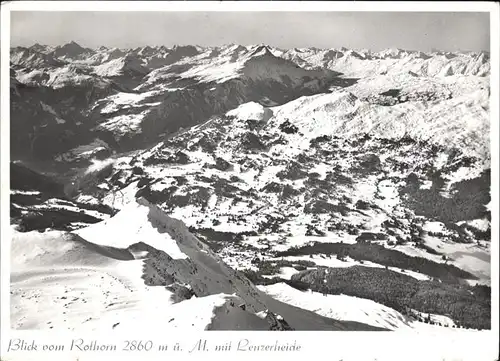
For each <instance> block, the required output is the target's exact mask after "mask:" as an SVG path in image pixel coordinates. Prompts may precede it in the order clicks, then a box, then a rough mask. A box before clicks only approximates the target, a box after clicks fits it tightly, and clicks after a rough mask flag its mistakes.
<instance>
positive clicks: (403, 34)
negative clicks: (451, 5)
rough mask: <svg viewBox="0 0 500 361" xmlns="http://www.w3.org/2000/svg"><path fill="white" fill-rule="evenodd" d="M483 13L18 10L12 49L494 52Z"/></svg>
mask: <svg viewBox="0 0 500 361" xmlns="http://www.w3.org/2000/svg"><path fill="white" fill-rule="evenodd" d="M489 28H490V24H489V13H479V12H474V13H472V12H456V13H452V12H432V13H430V12H245V11H240V12H122V11H119V12H103V11H86V12H69V11H65V12H54V11H51V12H49V11H13V12H12V13H11V45H12V46H31V45H33V44H34V43H40V44H45V45H62V44H64V43H68V42H70V41H76V42H77V43H79V44H80V45H82V46H85V47H90V48H96V47H99V46H101V45H104V46H107V47H119V48H135V47H139V46H145V45H150V46H155V45H164V46H167V47H169V46H173V45H188V44H189V45H201V46H217V45H223V44H232V43H234V44H241V45H250V44H261V43H264V44H267V45H271V46H275V47H279V48H285V49H289V48H294V47H313V46H314V47H318V48H338V47H342V46H344V47H347V48H352V49H365V48H366V49H371V50H373V51H379V50H383V49H387V48H394V47H397V48H402V49H407V50H421V51H430V50H432V49H439V50H444V51H456V50H464V51H466V50H470V51H480V50H489V48H490V46H489V42H490V36H489Z"/></svg>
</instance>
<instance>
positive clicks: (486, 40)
mask: <svg viewBox="0 0 500 361" xmlns="http://www.w3.org/2000/svg"><path fill="white" fill-rule="evenodd" d="M118 3H119V2H118ZM2 31H3V30H2ZM9 51H10V54H9V59H8V67H9V70H8V71H9V72H10V80H9V85H10V87H9V90H10V93H9V94H8V97H9V98H8V106H9V112H10V113H9V114H10V117H9V119H5V118H2V122H6V121H8V123H9V128H8V129H9V133H10V134H4V132H3V130H2V142H3V141H4V138H7V137H9V139H8V141H9V149H8V152H9V153H10V154H4V152H2V164H3V167H4V168H5V167H8V168H9V181H10V185H9V186H8V189H9V191H8V192H9V193H8V194H7V196H8V198H9V201H8V204H9V206H8V212H9V214H10V215H9V217H10V228H9V226H7V225H5V224H3V223H2V228H4V227H7V228H9V232H10V233H9V234H10V239H8V240H7V239H2V243H3V242H10V251H9V255H8V257H9V258H10V269H9V274H10V275H9V277H8V278H9V279H10V285H8V286H5V285H4V287H7V288H6V290H4V291H3V292H5V293H6V294H8V298H9V314H10V329H11V330H17V331H28V330H29V331H51V330H53V331H61V332H62V331H64V332H100V333H108V334H113V333H114V332H138V331H139V330H142V329H161V330H162V331H161V332H162V333H166V334H168V333H170V334H174V333H175V332H182V331H188V332H191V331H193V332H197V331H210V330H225V331H373V332H375V333H376V332H377V331H391V332H396V333H398V332H418V333H423V334H426V333H428V334H432V335H440V334H443V335H445V334H448V335H449V334H466V335H468V334H470V335H477V334H478V333H482V332H490V331H491V330H492V288H491V287H492V278H493V280H494V279H496V278H495V277H497V275H494V274H493V272H498V268H493V267H492V263H493V260H492V257H496V256H493V253H492V248H493V250H495V249H497V248H496V247H497V246H498V245H497V244H492V243H497V242H498V239H497V238H496V237H493V239H492V227H493V222H497V221H498V214H492V212H494V211H497V210H498V209H497V208H493V203H494V202H497V201H498V200H494V199H492V193H491V189H492V188H491V187H492V167H497V166H498V164H492V148H491V141H492V139H491V136H490V130H491V129H490V125H491V123H492V122H493V121H494V122H498V119H492V118H491V113H492V109H491V106H492V103H491V84H490V75H491V73H490V72H491V71H492V68H493V67H494V66H497V67H498V64H496V65H494V64H492V63H491V59H490V13H489V12H453V9H451V8H450V11H440V12H431V11H429V12H412V11H407V12H391V11H380V12H375V11H367V12H356V11H307V10H304V11H295V12H294V11H287V9H286V8H285V7H284V8H283V9H282V10H281V11H269V12H259V11H258V7H255V10H254V11H220V12H218V11H97V10H96V11H90V10H89V11H11V12H10V44H9ZM4 74H5V73H4ZM497 94H498V93H497ZM2 96H7V95H6V94H2ZM497 114H498V113H497ZM2 129H5V128H2ZM494 141H495V142H498V139H495V140H494ZM7 156H9V158H5V157H7ZM7 164H8V165H7ZM2 182H3V181H2ZM3 188H4V183H2V191H3ZM4 201H6V199H4V197H3V195H2V202H4ZM496 204H498V203H496ZM495 227H496V225H495ZM332 337H333V336H332ZM492 361H493V360H492Z"/></svg>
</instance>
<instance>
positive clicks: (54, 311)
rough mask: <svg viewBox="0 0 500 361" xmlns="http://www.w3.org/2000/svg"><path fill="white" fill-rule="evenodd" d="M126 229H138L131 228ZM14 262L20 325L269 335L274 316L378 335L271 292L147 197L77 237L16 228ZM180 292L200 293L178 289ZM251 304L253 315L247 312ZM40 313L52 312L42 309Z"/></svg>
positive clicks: (14, 305) (298, 324)
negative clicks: (268, 317) (267, 315)
mask: <svg viewBox="0 0 500 361" xmlns="http://www.w3.org/2000/svg"><path fill="white" fill-rule="evenodd" d="M145 217H146V218H145ZM131 220H134V221H135V223H133V222H132V223H130V222H131ZM127 223H128V226H129V228H128V229H126V228H123V225H124V224H127ZM120 226H121V227H120ZM116 227H120V228H116ZM77 233H78V234H77ZM103 235H106V236H105V237H106V239H103V237H104V236H103ZM79 236H82V237H85V238H86V239H84V238H81V237H79ZM110 236H111V237H116V238H109V237H110ZM173 237H175V240H174V239H173ZM28 240H29V242H30V245H31V248H30V249H28V250H27V249H26V248H25V244H26V242H28ZM155 246H156V247H158V248H155ZM11 264H12V276H11V277H12V282H11V295H12V302H11V309H12V313H11V322H12V324H13V327H14V328H17V329H33V328H35V329H40V328H42V329H43V328H59V329H60V328H68V329H70V330H76V329H78V330H80V329H84V330H85V329H91V330H103V329H113V328H116V327H118V326H120V325H122V326H120V328H122V327H125V328H133V327H143V326H144V325H148V326H149V327H151V324H157V325H166V324H169V323H170V325H168V326H167V327H173V328H178V327H179V328H190V329H191V328H193V329H195V330H203V329H206V328H208V329H225V328H226V327H228V325H227V324H228V323H229V324H230V325H231V327H236V328H237V329H238V328H241V329H252V327H254V326H255V325H259V326H257V327H259V329H265V327H266V326H265V325H266V322H264V323H263V321H262V320H261V319H260V317H259V316H257V315H255V313H257V312H269V311H268V310H271V311H272V312H277V314H278V315H282V316H283V317H285V319H287V320H288V322H289V323H290V325H292V327H295V328H297V329H332V330H333V329H365V330H369V329H375V328H371V327H369V326H366V325H363V324H361V323H355V322H354V323H345V322H344V323H340V322H337V321H334V320H331V319H328V318H323V317H320V316H317V315H315V314H314V313H308V312H307V311H301V310H299V309H297V308H294V307H291V306H288V305H286V304H281V303H280V302H278V301H275V300H273V299H271V298H269V297H267V296H265V295H264V294H263V293H261V292H260V291H258V290H257V289H256V288H255V287H254V286H253V285H252V284H251V283H250V282H249V281H248V280H246V279H245V278H244V277H243V276H241V275H239V274H238V273H236V272H235V271H234V270H231V269H230V268H229V267H227V266H226V265H225V264H224V263H223V262H221V260H220V259H218V257H217V256H215V255H214V254H213V253H212V252H211V251H210V250H209V249H208V247H206V246H205V245H203V244H202V243H201V242H200V241H199V240H197V239H196V238H195V237H193V236H192V235H190V234H189V233H188V232H187V230H186V229H185V228H184V229H183V227H182V224H181V223H180V222H178V221H175V220H172V219H170V218H169V217H167V216H165V215H164V213H163V212H161V211H160V210H159V209H157V208H156V207H154V206H152V205H150V204H149V203H148V202H146V201H144V200H139V201H138V203H135V204H130V205H128V206H127V207H125V208H124V209H123V210H122V211H121V212H120V213H118V214H117V215H116V216H115V217H113V218H111V219H110V220H109V221H106V222H101V223H99V224H97V225H94V226H90V227H87V228H83V229H82V230H80V231H78V232H76V233H72V234H68V233H61V232H48V233H44V234H40V233H33V232H32V233H17V232H16V233H14V239H13V244H12V248H11ZM164 267H166V268H164ZM89 284H90V285H93V287H91V288H89ZM165 286H167V287H166V288H165ZM181 289H184V291H183V292H188V293H189V291H188V290H192V292H193V294H192V295H190V296H187V294H186V295H184V294H183V293H179V292H180V290H181ZM174 294H175V295H174ZM182 295H184V296H182ZM230 295H233V296H230ZM242 302H243V303H245V304H246V306H247V308H246V312H247V313H248V312H249V313H248V314H246V313H245V315H242V314H241V311H238V306H239V305H240V304H241V303H242ZM174 303H175V305H174ZM223 307H224V308H225V307H227V308H229V309H230V310H231V312H229V316H228V313H227V312H221V308H223ZM38 309H41V310H43V312H36V311H35V312H33V311H34V310H38ZM160 309H161V312H160V311H159V310H160ZM193 309H196V312H193V311H192V310H193ZM200 310H204V312H201V313H200ZM159 313H161V315H162V316H161V317H158V315H159ZM219 314H220V319H218V318H217V316H218V315H219ZM232 314H234V315H235V318H233V317H230V316H231V315H232ZM214 316H215V319H214V318H213V317H214ZM259 320H260V321H259ZM172 321H174V322H172ZM267 327H270V325H268V326H267Z"/></svg>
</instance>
